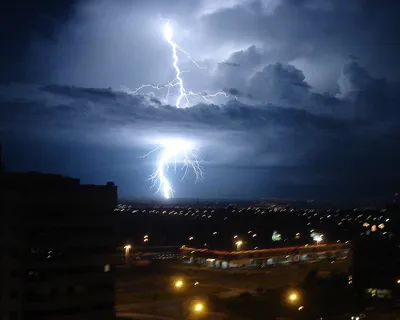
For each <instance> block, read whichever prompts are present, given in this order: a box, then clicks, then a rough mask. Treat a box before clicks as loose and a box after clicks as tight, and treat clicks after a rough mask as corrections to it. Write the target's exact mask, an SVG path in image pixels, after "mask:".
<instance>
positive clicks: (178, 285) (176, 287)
mask: <svg viewBox="0 0 400 320" xmlns="http://www.w3.org/2000/svg"><path fill="white" fill-rule="evenodd" d="M174 287H175V289H181V288H182V287H183V281H182V280H176V281H175V283H174Z"/></svg>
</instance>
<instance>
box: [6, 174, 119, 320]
mask: <svg viewBox="0 0 400 320" xmlns="http://www.w3.org/2000/svg"><path fill="white" fill-rule="evenodd" d="M0 201H1V202H0V212H1V213H0V268H1V269H0V297H1V299H0V310H1V314H0V317H1V316H2V317H3V318H2V319H10V320H19V319H24V320H29V319H43V320H46V319H77V320H78V319H85V320H87V319H96V320H108V319H114V318H115V308H114V303H115V301H114V300H115V298H114V291H115V288H114V287H115V279H114V270H113V257H114V252H115V248H116V243H115V239H114V214H113V209H114V208H115V207H116V205H117V187H116V186H115V185H114V184H113V183H107V184H106V185H102V186H96V185H82V184H80V180H79V179H72V178H67V177H63V176H60V175H51V174H42V173H8V172H6V173H2V174H1V198H0Z"/></svg>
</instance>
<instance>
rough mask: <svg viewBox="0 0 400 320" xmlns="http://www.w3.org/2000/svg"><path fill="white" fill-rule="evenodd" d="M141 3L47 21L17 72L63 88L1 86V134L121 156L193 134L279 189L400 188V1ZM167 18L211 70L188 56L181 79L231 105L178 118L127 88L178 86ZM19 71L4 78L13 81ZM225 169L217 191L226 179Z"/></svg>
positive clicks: (83, 6) (110, 4)
mask: <svg viewBox="0 0 400 320" xmlns="http://www.w3.org/2000/svg"><path fill="white" fill-rule="evenodd" d="M134 4H135V5H134V6H132V2H130V1H119V2H118V3H117V2H115V1H109V0H102V1H97V0H96V1H81V2H78V3H77V5H75V6H73V7H70V8H69V9H71V10H68V12H70V14H69V15H64V16H68V19H67V20H65V19H64V20H62V19H55V21H54V19H52V20H51V21H52V22H51V28H50V29H51V30H53V32H50V33H46V32H38V33H35V36H34V37H31V41H30V42H29V43H30V47H29V48H26V50H22V49H21V50H22V51H21V50H20V51H21V52H25V53H26V59H25V62H26V63H25V64H18V68H16V70H15V72H14V73H15V74H18V77H16V78H17V79H20V78H21V77H22V78H23V77H26V78H23V80H29V81H30V82H33V83H44V84H53V85H44V86H38V85H10V86H3V87H0V105H1V109H0V124H1V127H0V130H1V131H0V132H1V134H2V135H3V136H11V135H14V136H15V135H18V136H20V137H21V136H22V137H23V138H26V137H29V138H31V139H33V138H34V137H35V139H38V141H39V140H40V139H43V140H52V141H55V142H56V143H58V144H60V145H62V144H63V143H64V142H65V141H71V140H73V141H74V142H85V143H88V144H91V145H92V146H98V147H100V146H106V145H113V146H118V148H120V149H116V150H125V151H126V150H136V151H135V152H136V153H137V154H136V153H135V154H136V155H140V154H141V153H143V152H144V151H146V150H148V148H150V147H151V146H150V145H151V143H152V140H155V139H158V138H160V137H165V136H168V137H169V136H179V137H182V136H184V137H187V138H190V139H194V140H199V141H200V142H201V143H202V144H203V145H204V148H203V152H204V153H205V156H204V157H203V158H205V161H206V163H207V164H208V165H211V164H212V165H214V166H217V167H218V166H219V168H221V166H222V165H223V166H224V168H225V169H226V168H228V167H229V168H236V169H237V171H235V172H236V173H233V174H238V175H240V174H241V173H239V172H242V171H240V170H242V169H238V168H246V170H250V169H251V170H253V169H254V170H261V171H257V172H258V174H254V175H252V177H253V178H254V179H256V178H257V176H258V179H259V180H262V179H264V180H265V181H268V183H269V184H270V185H273V186H275V185H278V184H279V181H286V182H287V183H289V182H290V183H292V184H294V185H296V184H299V185H306V184H313V183H314V184H318V185H330V186H334V185H336V184H338V183H344V184H348V185H353V186H354V185H357V184H363V185H365V184H369V185H373V184H374V183H376V184H377V185H381V184H383V183H385V182H386V183H387V184H388V185H391V184H390V183H391V182H392V181H393V180H394V179H398V178H399V173H398V172H399V170H398V169H397V167H396V163H398V162H399V161H400V155H399V153H398V152H397V151H396V145H397V141H398V139H399V138H400V132H399V130H398V129H397V119H399V108H398V105H399V102H400V94H399V93H398V92H400V90H399V85H398V83H399V80H400V79H399V73H398V70H399V68H398V64H399V62H398V57H399V56H400V51H399V46H398V40H397V38H398V36H397V35H398V34H399V31H400V30H399V25H400V23H399V19H397V17H396V13H397V12H398V10H396V8H395V6H397V4H396V3H394V2H393V1H390V0H384V1H379V2H378V1H363V0H354V1H336V0H299V1H293V0H243V1H241V0H229V1H228V0H226V1H215V0H199V1H186V0H174V1H164V0H140V1H135V2H134ZM389 4H390V5H389ZM39 11H40V10H39ZM66 12H67V11H66ZM50 16H51V17H54V16H53V15H50ZM165 19H170V20H171V21H172V23H173V25H174V32H175V33H174V39H175V40H176V41H177V42H178V43H179V45H180V46H181V47H182V48H183V49H184V50H186V51H187V52H188V53H189V54H191V56H192V57H193V58H194V59H195V60H196V61H198V62H199V63H200V64H201V65H203V66H205V67H206V68H205V69H200V70H199V69H197V68H195V67H193V64H191V62H190V61H189V59H185V58H184V57H183V56H180V59H181V60H180V63H181V64H180V66H181V68H182V70H190V72H186V73H184V74H183V77H184V81H185V85H186V87H187V89H188V90H193V91H196V92H200V93H202V92H210V93H212V92H215V91H219V90H222V91H224V92H225V93H228V94H229V95H230V96H231V97H230V98H229V99H228V100H227V101H226V102H225V103H221V102H218V105H204V104H197V105H194V106H193V107H191V108H188V109H178V108H175V107H174V106H170V105H166V103H165V100H164V99H163V98H162V94H161V93H158V92H154V93H148V92H145V93H147V94H144V93H143V94H142V95H136V96H134V95H129V94H126V93H124V92H121V91H119V90H118V88H120V87H121V86H124V87H127V88H130V89H133V88H135V87H137V86H139V85H141V84H142V83H151V84H158V83H166V82H167V81H168V80H171V79H173V77H174V72H173V68H172V66H171V50H170V49H171V48H170V47H169V45H168V44H167V43H166V41H165V39H164V38H163V34H162V25H163V23H164V22H165ZM19 25H22V24H19ZM6 29H7V28H6ZM6 29H5V30H6ZM33 29H35V28H33ZM45 29H46V28H45ZM47 29H49V28H47ZM50 29H49V30H50ZM35 30H36V29H35ZM49 30H48V31H49ZM55 31H56V32H55ZM10 34H11V33H10ZM24 39H25V40H26V38H24ZM13 41H14V42H15V43H26V42H27V41H19V42H18V37H16V38H13ZM7 43H11V42H7ZM5 47H6V48H5V51H7V52H8V51H10V50H8V49H7V48H8V47H7V46H5ZM14 51H15V50H14ZM10 52H11V53H12V52H13V51H12V50H11V51H10ZM11 53H10V54H8V55H7V56H10V57H11V56H13V55H12V54H11ZM8 61H11V60H8ZM11 62H12V61H11ZM11 62H10V68H8V67H7V70H6V71H7V72H4V73H2V74H7V75H10V74H12V73H13V72H12V71H13V70H12V67H11V66H12V65H13V63H11ZM6 64H7V62H6V63H4V62H3V65H6ZM9 79H12V78H11V77H9ZM9 79H8V80H9ZM109 87H111V88H109ZM102 88H109V89H102ZM116 88H117V89H116ZM126 91H129V90H126ZM234 97H236V98H237V100H234V99H233V98H234ZM170 101H173V100H172V99H171V100H170ZM116 152H117V151H116ZM387 154H390V157H387V156H386V157H385V155H387ZM114 160H115V159H113V161H114ZM115 161H117V160H115ZM137 163H138V162H136V164H137ZM218 170H222V169H216V171H215V172H214V174H215V179H214V180H213V179H210V180H209V181H212V183H211V182H210V184H209V185H208V187H211V185H213V184H214V183H217V182H218V180H224V177H222V178H221V179H219V178H218V177H221V176H219V175H218V172H219V171H218ZM226 170H227V169H226ZM243 170H244V169H243ZM265 170H267V171H268V172H267V171H265ZM232 172H234V171H231V173H232ZM243 172H245V171H243ZM246 172H247V173H248V171H246ZM260 172H262V174H261V173H260ZM264 174H265V176H264ZM227 175H230V174H229V173H227V174H226V175H225V178H226V176H227ZM242 176H243V178H242V179H239V180H240V181H239V180H238V182H237V183H236V185H241V182H243V181H244V180H245V176H246V174H245V173H242ZM263 177H264V178H263ZM367 177H370V181H366V180H367ZM209 178H210V177H209ZM263 183H264V185H265V183H266V182H262V181H259V183H258V184H257V183H255V185H256V187H257V188H259V187H260V186H261V185H263ZM216 185H217V184H216ZM230 185H231V187H230V188H231V189H229V190H231V191H232V192H238V191H237V189H236V191H235V190H233V189H234V187H233V186H234V185H235V184H234V183H230ZM247 185H249V184H247ZM208 187H207V188H208ZM256 187H254V188H256ZM236 188H237V187H236ZM239 188H240V187H239ZM210 190H211V189H210Z"/></svg>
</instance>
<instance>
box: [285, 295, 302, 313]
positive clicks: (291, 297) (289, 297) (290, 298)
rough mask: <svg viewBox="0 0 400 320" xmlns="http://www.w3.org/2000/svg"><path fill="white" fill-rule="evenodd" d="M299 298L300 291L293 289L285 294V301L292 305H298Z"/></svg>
mask: <svg viewBox="0 0 400 320" xmlns="http://www.w3.org/2000/svg"><path fill="white" fill-rule="evenodd" d="M300 298H301V296H300V293H299V292H298V291H295V290H291V291H289V292H288V293H287V295H286V300H287V302H288V303H289V304H290V305H293V306H299V304H300V300H301V299H300ZM299 310H300V309H299Z"/></svg>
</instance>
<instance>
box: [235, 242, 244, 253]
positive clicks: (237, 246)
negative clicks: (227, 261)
mask: <svg viewBox="0 0 400 320" xmlns="http://www.w3.org/2000/svg"><path fill="white" fill-rule="evenodd" d="M235 244H236V250H237V251H239V250H240V247H241V246H242V244H243V241H241V240H239V241H236V243H235Z"/></svg>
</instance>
